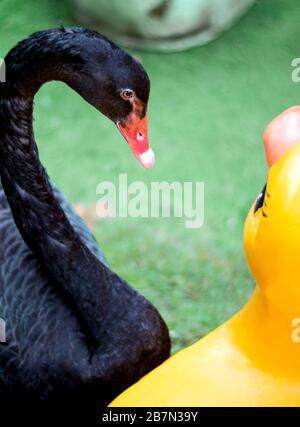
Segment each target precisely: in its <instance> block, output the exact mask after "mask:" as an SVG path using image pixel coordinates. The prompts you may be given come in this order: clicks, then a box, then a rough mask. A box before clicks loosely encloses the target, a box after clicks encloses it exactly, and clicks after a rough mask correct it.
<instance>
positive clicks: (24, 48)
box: [1, 28, 83, 100]
mask: <svg viewBox="0 0 300 427" xmlns="http://www.w3.org/2000/svg"><path fill="white" fill-rule="evenodd" d="M78 31H79V30H78ZM82 63H83V59H82V58H81V54H80V52H79V51H78V49H77V47H76V29H74V30H73V31H68V30H65V29H64V28H61V29H53V30H48V31H43V32H38V33H35V34H33V35H32V36H31V37H29V38H28V39H25V40H23V41H22V42H20V43H19V44H17V46H16V47H14V48H13V49H12V50H11V51H10V52H9V53H8V55H7V56H6V58H5V64H6V84H5V85H1V86H2V92H3V94H5V93H6V94H8V96H10V97H11V96H18V97H23V98H25V99H28V100H32V99H33V98H34V95H35V94H36V92H37V91H38V90H39V89H40V87H41V86H42V85H43V84H44V83H45V82H48V81H51V80H60V81H63V82H65V83H66V84H68V85H69V86H74V84H75V82H76V81H77V80H79V79H80V71H81V67H82Z"/></svg>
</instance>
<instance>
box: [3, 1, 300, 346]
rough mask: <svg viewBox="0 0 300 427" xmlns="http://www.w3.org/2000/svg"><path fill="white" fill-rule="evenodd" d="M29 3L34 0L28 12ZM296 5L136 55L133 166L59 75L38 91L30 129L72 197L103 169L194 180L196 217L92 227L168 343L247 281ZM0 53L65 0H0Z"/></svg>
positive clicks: (207, 322) (57, 15) (292, 49)
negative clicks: (189, 223) (138, 85)
mask: <svg viewBox="0 0 300 427" xmlns="http://www.w3.org/2000/svg"><path fill="white" fill-rule="evenodd" d="M34 9H35V11H34ZM299 21H300V4H299V3H298V2H296V1H294V0H284V1H283V0H282V1H280V0H272V2H271V1H259V2H258V3H257V4H256V5H255V6H254V7H253V8H252V9H251V10H250V12H249V14H248V15H247V16H245V17H244V18H243V19H242V20H241V21H240V22H239V23H238V24H237V25H235V26H234V28H232V29H231V30H230V31H228V32H226V33H225V34H224V35H223V36H222V37H221V38H219V39H218V40H217V41H215V42H213V43H211V44H209V45H207V46H204V47H199V48H196V49H193V50H190V51H186V52H183V53H178V54H171V55H159V54H155V53H143V52H138V53H137V54H138V55H139V56H140V57H141V58H142V61H143V63H144V66H145V67H146V69H147V70H148V72H149V75H150V78H151V82H152V93H151V102H150V139H151V143H152V148H153V149H154V151H155V152H156V159H157V164H156V167H155V168H154V169H153V170H151V171H144V170H142V169H141V168H140V167H139V166H138V164H137V163H136V161H135V159H134V158H133V156H132V155H131V153H130V152H129V149H128V147H127V145H126V144H125V143H124V142H123V140H122V138H121V136H119V134H118V133H117V131H116V129H115V128H114V125H113V124H112V123H110V122H109V121H108V120H107V119H105V118H104V117H102V116H100V115H99V113H98V112H97V111H95V110H93V109H92V108H91V107H90V106H89V105H87V104H86V103H85V102H84V101H83V100H81V99H80V98H79V97H78V95H76V94H75V93H73V92H72V91H71V90H70V89H69V88H67V87H65V86H63V85H62V84H59V83H51V84H48V85H46V86H45V87H43V88H42V90H41V91H40V93H39V95H38V96H37V99H36V111H35V118H36V122H35V131H36V136H37V140H38V142H39V147H40V152H41V156H42V159H43V161H44V163H45V164H46V166H47V168H48V172H49V173H50V175H51V176H52V177H53V178H54V179H55V180H56V181H57V183H58V184H59V185H60V187H61V188H62V189H63V191H64V192H65V193H66V195H67V196H68V197H69V199H70V200H71V201H72V202H78V201H83V202H96V200H97V196H96V194H95V190H96V185H97V183H98V182H100V181H101V180H111V181H113V182H117V179H118V173H124V172H126V173H128V179H129V181H133V180H144V181H145V182H146V183H150V182H151V181H162V180H167V181H174V180H179V181H196V180H200V181H204V182H205V226H204V227H202V228H201V229H199V230H187V229H185V228H184V224H183V220H175V219H164V220H163V219H159V220H155V219H152V220H146V219H134V220H133V219H126V220H121V219H117V220H102V221H101V222H100V223H99V224H98V226H97V230H96V237H97V239H98V241H99V243H100V245H101V247H102V248H103V250H104V252H105V254H106V256H107V258H108V260H109V262H110V263H111V265H112V267H113V268H114V269H115V270H116V271H117V272H118V273H119V274H120V275H122V276H123V277H124V278H126V279H127V280H128V281H129V282H130V283H131V284H132V285H133V286H135V287H136V288H137V289H139V290H140V291H141V292H142V293H143V294H144V295H146V296H147V297H148V298H149V299H150V300H151V301H153V303H154V304H155V305H156V306H157V307H158V309H159V310H160V311H161V313H162V314H163V316H164V317H165V319H166V320H167V322H168V325H169V327H170V330H171V332H172V336H173V342H174V350H178V348H180V347H182V346H184V345H187V344H189V343H191V342H193V341H195V340H196V339H198V338H199V337H201V336H202V335H203V334H205V333H207V332H208V331H210V330H211V329H213V328H214V327H216V326H217V325H218V324H219V323H220V322H222V321H224V320H225V319H226V318H228V317H229V316H231V315H232V314H233V313H234V312H235V311H236V310H238V309H239V308H240V307H241V306H242V305H243V304H244V302H245V301H246V300H247V297H248V295H249V293H250V292H251V289H252V287H253V279H252V278H251V277H250V275H249V273H248V270H247V265H246V262H245V259H244V255H243V242H242V239H243V236H242V235H243V222H244V219H245V215H246V213H247V210H248V208H249V206H250V204H251V202H252V200H253V199H254V198H255V197H256V195H257V194H258V192H259V190H260V189H261V187H262V185H263V183H264V181H265V177H266V174H267V169H266V162H265V159H264V153H263V146H262V133H263V129H264V127H265V125H266V124H267V123H268V122H269V121H270V120H271V119H272V118H273V117H274V116H275V115H276V114H278V113H279V112H280V111H282V110H283V109H285V108H287V107H289V106H291V105H294V104H297V103H299V102H300V86H299V85H297V84H295V83H292V81H291V71H292V68H291V61H292V59H293V58H294V57H299V56H300V36H299ZM0 23H1V25H0V40H1V45H0V56H4V55H5V53H6V52H7V50H8V49H9V48H10V47H12V46H13V45H14V44H15V43H16V42H17V41H18V40H19V39H21V38H23V37H25V36H27V35H28V34H29V33H31V32H33V31H36V30H39V29H44V28H47V27H51V26H58V25H60V24H61V23H63V24H65V25H68V24H71V23H72V11H71V8H70V6H69V4H68V3H64V2H60V1H58V0H57V1H53V0H51V1H50V0H41V2H35V1H33V0H27V1H26V2H23V1H21V0H9V1H8V0H2V2H1V3H0Z"/></svg>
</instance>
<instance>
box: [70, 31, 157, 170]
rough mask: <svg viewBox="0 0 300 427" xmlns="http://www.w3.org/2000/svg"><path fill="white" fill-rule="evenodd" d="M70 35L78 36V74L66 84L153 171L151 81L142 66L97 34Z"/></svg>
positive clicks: (74, 51) (74, 45) (73, 46)
mask: <svg viewBox="0 0 300 427" xmlns="http://www.w3.org/2000/svg"><path fill="white" fill-rule="evenodd" d="M66 31H67V30H66ZM69 31H73V33H75V34H76V36H75V37H73V38H72V42H71V43H70V48H69V54H70V55H71V58H72V61H73V62H74V66H73V65H71V68H73V69H75V73H73V72H71V73H69V75H68V76H67V77H66V80H67V84H69V86H71V87H73V88H74V89H75V90H76V91H77V92H78V93H79V94H80V95H81V96H82V97H83V98H84V99H85V100H86V101H88V102H89V103H90V104H92V105H93V106H94V107H95V108H96V109H97V110H99V111H100V112H101V113H102V114H104V115H105V116H106V117H108V118H109V119H110V120H112V121H113V122H114V123H115V124H116V126H117V127H118V129H119V131H120V132H121V134H122V135H123V137H124V138H125V139H126V141H127V142H128V144H129V146H130V147H131V149H132V151H133V153H134V155H135V157H136V158H137V159H138V160H139V162H140V163H141V164H142V165H143V166H144V167H145V168H150V167H152V166H153V165H154V160H155V159H154V153H153V151H152V150H151V148H150V147H149V142H148V115H147V105H148V99H149V93H150V80H149V77H148V75H147V73H146V71H145V69H144V68H143V66H142V64H141V63H140V62H139V61H138V60H137V59H135V58H133V57H132V56H131V55H129V54H128V53H126V52H124V51H123V50H122V49H120V48H118V47H117V46H116V45H114V44H113V43H112V42H111V41H109V40H108V39H106V38H105V37H103V36H102V35H100V34H99V33H97V32H95V31H89V30H81V29H73V28H72V29H69ZM72 71H73V70H72ZM74 77H75V78H74Z"/></svg>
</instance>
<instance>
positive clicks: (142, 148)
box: [117, 111, 155, 169]
mask: <svg viewBox="0 0 300 427" xmlns="http://www.w3.org/2000/svg"><path fill="white" fill-rule="evenodd" d="M117 127H118V129H119V131H120V132H121V134H122V135H123V136H124V138H125V139H126V141H127V142H128V144H129V145H130V147H131V149H132V151H133V154H134V155H135V157H136V158H137V159H138V161H139V162H140V163H141V165H143V166H144V168H146V169H150V168H151V167H152V166H154V163H155V157H154V153H153V151H152V150H151V148H150V147H149V142H148V114H146V115H145V116H144V117H143V118H140V117H139V114H137V113H136V112H135V111H133V112H132V113H131V114H130V115H129V116H128V118H127V120H126V121H124V122H117Z"/></svg>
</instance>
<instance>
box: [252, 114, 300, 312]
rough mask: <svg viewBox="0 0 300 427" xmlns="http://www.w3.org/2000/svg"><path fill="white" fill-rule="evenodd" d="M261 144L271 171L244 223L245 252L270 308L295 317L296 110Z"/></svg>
mask: <svg viewBox="0 0 300 427" xmlns="http://www.w3.org/2000/svg"><path fill="white" fill-rule="evenodd" d="M295 114H296V117H295ZM297 123H298V124H297ZM264 142H265V149H266V156H267V160H268V163H269V166H270V169H269V174H268V179H267V184H266V186H265V188H264V190H263V192H262V193H261V194H260V196H259V197H258V199H257V200H256V201H255V202H254V203H253V205H252V207H251V209H250V211H249V213H248V216H247V219H246V222H245V228H244V246H245V253H246V258H247V261H248V264H249V267H250V270H251V272H252V274H253V276H254V277H255V279H256V281H257V284H258V286H259V287H260V288H261V290H262V291H263V293H264V295H265V296H266V298H267V300H268V301H269V303H272V304H274V305H276V307H278V308H279V309H280V310H281V311H286V312H287V313H289V314H290V313H294V315H295V316H297V317H299V313H300V268H299V260H300V108H299V107H297V108H296V110H295V109H289V110H287V111H286V112H285V113H283V114H282V115H280V116H278V117H277V118H276V119H275V120H274V121H273V122H272V123H271V124H270V125H269V126H268V128H267V129H266V133H265V141H264Z"/></svg>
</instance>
